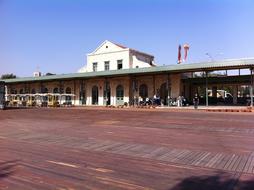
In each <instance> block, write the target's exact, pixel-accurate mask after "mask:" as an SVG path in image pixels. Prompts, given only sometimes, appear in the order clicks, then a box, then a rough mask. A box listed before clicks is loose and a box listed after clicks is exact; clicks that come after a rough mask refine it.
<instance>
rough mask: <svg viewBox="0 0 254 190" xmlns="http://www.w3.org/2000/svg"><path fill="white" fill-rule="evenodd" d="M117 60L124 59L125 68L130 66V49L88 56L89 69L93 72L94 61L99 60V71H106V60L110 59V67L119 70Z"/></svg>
mask: <svg viewBox="0 0 254 190" xmlns="http://www.w3.org/2000/svg"><path fill="white" fill-rule="evenodd" d="M117 60H123V69H128V68H129V50H123V51H117V52H111V53H103V54H95V55H88V56H87V71H88V72H93V63H94V62H97V65H98V66H97V71H104V70H105V68H104V66H105V61H109V69H110V70H117Z"/></svg>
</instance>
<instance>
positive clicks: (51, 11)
mask: <svg viewBox="0 0 254 190" xmlns="http://www.w3.org/2000/svg"><path fill="white" fill-rule="evenodd" d="M253 10H254V1H252V0H234V1H232V0H121V1H119V0H89V1H88V0H0V39H1V42H0V75H1V74H4V73H14V74H16V75H18V76H31V75H32V73H33V71H35V70H36V68H37V67H39V69H40V70H41V71H42V72H43V73H46V72H51V73H57V74H61V73H73V72H76V71H77V70H78V69H79V68H80V67H82V66H83V65H84V64H85V63H86V54H87V53H90V52H91V51H93V50H94V49H95V48H96V47H97V46H98V45H100V43H102V42H103V41H104V40H106V39H107V40H110V41H113V42H116V43H120V44H123V45H125V46H128V47H131V48H134V49H138V50H140V51H144V52H147V53H150V54H153V55H154V56H155V59H156V62H157V63H158V64H159V65H168V64H176V60H177V47H178V44H183V43H186V42H187V43H189V44H190V52H189V62H198V61H208V60H209V58H208V57H207V56H206V55H205V54H206V53H207V52H208V53H209V54H210V55H211V56H212V57H213V58H214V59H215V60H219V59H233V58H243V57H254V48H253V44H254V24H253V18H254V11H253Z"/></svg>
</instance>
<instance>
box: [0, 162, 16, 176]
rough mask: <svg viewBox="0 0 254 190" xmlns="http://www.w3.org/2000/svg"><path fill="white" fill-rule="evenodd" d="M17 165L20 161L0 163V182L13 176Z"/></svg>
mask: <svg viewBox="0 0 254 190" xmlns="http://www.w3.org/2000/svg"><path fill="white" fill-rule="evenodd" d="M17 165H18V160H13V161H7V162H0V180H1V179H3V178H6V177H9V176H11V175H13V174H14V173H15V171H16V166H17Z"/></svg>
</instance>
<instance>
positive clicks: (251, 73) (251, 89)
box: [250, 68, 254, 107]
mask: <svg viewBox="0 0 254 190" xmlns="http://www.w3.org/2000/svg"><path fill="white" fill-rule="evenodd" d="M250 80H251V81H250V106H251V107H253V88H254V87H253V68H251V69H250Z"/></svg>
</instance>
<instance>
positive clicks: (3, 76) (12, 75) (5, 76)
mask: <svg viewBox="0 0 254 190" xmlns="http://www.w3.org/2000/svg"><path fill="white" fill-rule="evenodd" d="M14 78H17V77H16V75H14V74H12V73H11V74H3V75H2V76H1V79H14Z"/></svg>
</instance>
